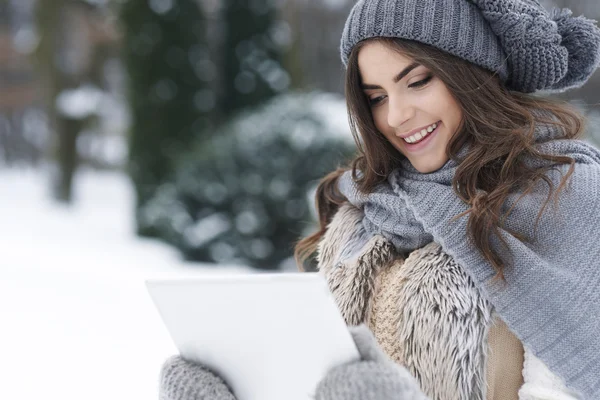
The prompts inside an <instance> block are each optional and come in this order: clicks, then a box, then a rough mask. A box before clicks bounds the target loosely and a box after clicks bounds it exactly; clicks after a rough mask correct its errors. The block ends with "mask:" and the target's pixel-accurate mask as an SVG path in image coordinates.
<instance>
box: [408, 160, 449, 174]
mask: <svg viewBox="0 0 600 400" xmlns="http://www.w3.org/2000/svg"><path fill="white" fill-rule="evenodd" d="M445 163H446V160H440V161H439V162H436V163H418V162H417V163H414V162H412V161H411V164H412V165H413V167H415V169H416V170H417V171H419V172H420V173H422V174H430V173H432V172H435V171H437V170H438V169H440V168H442V167H443V166H444V164H445Z"/></svg>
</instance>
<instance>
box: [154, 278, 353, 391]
mask: <svg viewBox="0 0 600 400" xmlns="http://www.w3.org/2000/svg"><path fill="white" fill-rule="evenodd" d="M146 285H147V287H148V290H149V292H150V295H151V297H152V299H153V300H154V303H155V304H156V306H157V308H158V311H159V313H160V315H161V317H162V319H163V321H164V323H165V325H166V327H167V329H168V330H169V332H170V334H171V337H172V338H173V341H174V342H175V345H176V346H177V348H178V349H179V352H180V353H181V355H182V356H183V357H184V358H186V359H188V360H192V361H196V362H199V363H202V364H204V365H206V366H208V367H209V368H211V369H212V370H213V371H215V372H216V373H217V374H219V375H220V376H221V377H222V378H223V379H225V381H226V382H227V383H228V384H229V386H230V387H231V388H232V389H233V392H234V394H235V396H236V398H237V399H238V400H283V399H285V400H309V399H313V398H314V391H315V388H316V386H317V383H318V382H319V381H320V380H321V379H322V378H323V377H324V376H325V373H326V372H327V371H328V370H329V369H330V368H332V367H335V366H337V365H339V364H342V363H345V362H349V361H356V360H358V359H359V358H360V356H359V353H358V350H357V349H356V346H355V345H354V341H353V340H352V336H351V335H350V333H349V331H348V329H347V327H346V324H345V322H344V320H343V318H342V316H341V314H340V312H339V310H338V308H337V307H336V305H335V303H334V300H333V297H332V296H331V293H330V292H329V290H328V287H327V283H326V282H325V278H324V277H323V276H322V275H320V274H318V273H279V274H273V273H269V274H265V273H262V274H248V275H228V276H219V277H217V276H210V277H206V278H194V279H189V280H149V281H147V282H146Z"/></svg>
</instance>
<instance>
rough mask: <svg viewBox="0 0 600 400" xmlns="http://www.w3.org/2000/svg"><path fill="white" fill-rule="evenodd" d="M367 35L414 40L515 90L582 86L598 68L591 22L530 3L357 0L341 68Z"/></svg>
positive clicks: (598, 44) (599, 42) (599, 41)
mask: <svg viewBox="0 0 600 400" xmlns="http://www.w3.org/2000/svg"><path fill="white" fill-rule="evenodd" d="M372 37H397V38H402V39H409V40H415V41H418V42H421V43H425V44H429V45H431V46H434V47H437V48H438V49H440V50H444V51H446V52H448V53H450V54H453V55H455V56H457V57H460V58H463V59H465V60H467V61H470V62H472V63H474V64H476V65H479V66H481V67H483V68H486V69H488V70H490V71H492V72H495V73H497V74H498V76H499V77H500V79H501V80H502V81H503V82H504V83H505V85H506V86H507V87H508V88H510V89H512V90H517V91H521V92H526V93H530V92H535V91H537V90H546V91H553V92H562V91H565V90H567V89H571V88H575V87H580V86H582V85H583V84H584V83H585V82H586V81H587V80H588V79H589V77H590V76H591V75H592V74H593V73H594V71H595V70H596V69H597V68H598V65H599V64H600V29H599V28H598V27H597V26H596V21H593V20H590V19H586V18H584V17H574V16H572V13H571V11H570V10H568V9H562V10H561V9H555V10H553V11H552V12H548V11H546V10H545V9H544V7H542V6H541V5H540V4H539V2H538V1H537V0H360V1H359V2H358V3H357V4H356V5H355V6H354V8H352V11H350V15H349V16H348V19H347V20H346V25H345V27H344V32H343V34H342V42H341V46H340V47H341V54H342V62H343V63H344V66H347V65H348V57H349V56H350V52H351V51H352V48H353V47H354V45H356V44H357V43H358V42H360V41H362V40H364V39H368V38H372Z"/></svg>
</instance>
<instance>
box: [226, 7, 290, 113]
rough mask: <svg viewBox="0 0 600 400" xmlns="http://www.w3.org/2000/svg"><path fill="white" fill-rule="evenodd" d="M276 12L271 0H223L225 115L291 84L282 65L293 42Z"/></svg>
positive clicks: (255, 103)
mask: <svg viewBox="0 0 600 400" xmlns="http://www.w3.org/2000/svg"><path fill="white" fill-rule="evenodd" d="M277 11H278V10H277V7H276V2H275V1H272V0H224V1H223V4H222V20H223V24H224V40H223V47H222V51H223V61H222V62H223V77H222V82H223V90H222V93H221V95H220V102H219V106H220V108H221V112H222V113H223V115H224V116H225V117H228V116H230V115H232V114H233V113H234V112H236V111H238V110H241V109H243V108H245V107H248V106H255V105H257V104H259V103H261V102H263V101H265V100H268V99H269V98H270V97H272V96H273V95H275V94H277V93H279V92H283V91H285V90H287V89H288V88H289V86H290V76H289V74H288V73H287V72H286V70H285V69H284V68H283V67H282V65H281V63H282V59H283V53H284V52H285V49H286V47H287V46H288V45H289V42H290V39H289V36H290V32H289V26H288V25H287V23H285V22H283V21H280V20H278V19H277V16H278V12H277Z"/></svg>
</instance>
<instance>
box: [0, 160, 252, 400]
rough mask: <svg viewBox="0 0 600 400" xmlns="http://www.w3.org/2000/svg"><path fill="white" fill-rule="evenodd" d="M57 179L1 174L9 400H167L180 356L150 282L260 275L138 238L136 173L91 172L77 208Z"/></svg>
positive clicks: (81, 184) (1, 288)
mask: <svg viewBox="0 0 600 400" xmlns="http://www.w3.org/2000/svg"><path fill="white" fill-rule="evenodd" d="M47 182H48V179H47V176H46V174H45V173H42V172H39V171H34V170H0V193H2V196H0V243H2V247H1V248H2V261H1V263H2V268H1V272H2V279H0V309H1V312H0V316H1V318H2V319H1V326H2V328H1V329H0V360H1V361H0V376H1V377H2V379H1V381H2V384H0V399H11V400H22V399H23V400H24V399H61V400H71V399H73V400H75V399H84V398H85V399H89V400H93V399H102V400H106V399H113V400H118V399H123V400H125V399H156V398H158V388H157V384H158V374H159V371H160V366H161V363H162V362H163V361H164V360H165V359H166V358H167V357H168V356H170V355H172V354H175V353H176V352H177V350H176V348H175V346H174V345H173V343H172V341H171V338H170V336H169V334H168V332H167V330H166V328H165V327H164V326H163V324H162V321H161V320H160V316H159V314H158V312H157V311H156V309H155V307H154V304H153V303H152V301H151V299H150V297H149V295H148V293H147V291H146V288H145V285H144V281H145V280H146V279H150V278H174V277H177V278H180V277H193V276H198V275H204V274H211V273H215V272H219V273H220V274H221V273H225V272H231V273H240V272H247V271H249V269H248V268H245V267H241V266H237V267H236V266H231V267H229V266H223V265H220V266H219V267H218V268H215V266H214V265H208V264H206V265H202V264H193V263H185V262H182V261H181V259H180V257H179V254H178V252H177V251H176V250H174V249H173V248H171V247H170V246H168V245H166V244H163V243H161V242H158V241H152V240H142V239H138V238H136V237H135V235H134V226H133V219H132V211H133V206H134V202H133V190H132V187H131V184H130V183H129V180H128V178H127V177H126V176H124V175H122V174H119V173H106V172H104V173H101V172H93V171H90V170H83V171H81V172H80V173H79V175H78V176H77V178H76V180H75V182H76V185H75V187H76V191H75V192H76V201H75V203H74V205H73V206H72V208H70V209H69V208H64V207H63V206H57V205H56V203H54V202H51V201H49V200H48V193H47V190H46V187H47V185H48V184H47Z"/></svg>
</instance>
